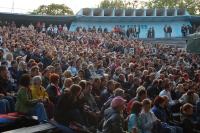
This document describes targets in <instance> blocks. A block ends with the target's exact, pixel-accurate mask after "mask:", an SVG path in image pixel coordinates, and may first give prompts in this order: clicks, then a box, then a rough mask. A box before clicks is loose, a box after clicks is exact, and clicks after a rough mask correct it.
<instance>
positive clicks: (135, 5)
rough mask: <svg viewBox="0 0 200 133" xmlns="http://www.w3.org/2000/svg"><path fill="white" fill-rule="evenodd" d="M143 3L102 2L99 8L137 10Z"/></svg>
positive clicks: (124, 0) (109, 0)
mask: <svg viewBox="0 0 200 133" xmlns="http://www.w3.org/2000/svg"><path fill="white" fill-rule="evenodd" d="M142 5H143V2H142V1H139V0H103V1H101V3H100V4H99V8H117V9H118V8H125V9H127V8H138V7H139V6H142Z"/></svg>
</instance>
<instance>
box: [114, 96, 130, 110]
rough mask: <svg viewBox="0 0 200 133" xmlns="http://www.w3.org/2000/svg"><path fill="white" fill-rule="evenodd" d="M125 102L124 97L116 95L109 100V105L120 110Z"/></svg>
mask: <svg viewBox="0 0 200 133" xmlns="http://www.w3.org/2000/svg"><path fill="white" fill-rule="evenodd" d="M125 103H126V100H125V99H123V98H122V97H121V96H117V97H115V98H113V100H112V101H111V107H112V108H113V109H116V110H118V111H122V110H123V109H124V106H125Z"/></svg>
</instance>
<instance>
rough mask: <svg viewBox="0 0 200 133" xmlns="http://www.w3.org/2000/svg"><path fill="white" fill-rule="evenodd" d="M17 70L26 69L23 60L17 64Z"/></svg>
mask: <svg viewBox="0 0 200 133" xmlns="http://www.w3.org/2000/svg"><path fill="white" fill-rule="evenodd" d="M18 69H19V71H26V70H27V64H26V62H24V61H20V62H19V64H18Z"/></svg>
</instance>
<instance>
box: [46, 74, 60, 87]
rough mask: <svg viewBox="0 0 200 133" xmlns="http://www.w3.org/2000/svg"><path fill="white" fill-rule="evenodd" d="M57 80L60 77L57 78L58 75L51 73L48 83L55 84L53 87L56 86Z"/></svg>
mask: <svg viewBox="0 0 200 133" xmlns="http://www.w3.org/2000/svg"><path fill="white" fill-rule="evenodd" d="M59 79H60V77H59V75H58V74H56V73H52V74H51V75H50V77H49V80H50V83H53V84H55V85H58V83H59Z"/></svg>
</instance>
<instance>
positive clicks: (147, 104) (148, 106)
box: [142, 99, 151, 112]
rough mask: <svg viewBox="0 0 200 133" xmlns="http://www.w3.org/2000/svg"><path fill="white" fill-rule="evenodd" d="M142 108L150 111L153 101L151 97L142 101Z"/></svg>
mask: <svg viewBox="0 0 200 133" xmlns="http://www.w3.org/2000/svg"><path fill="white" fill-rule="evenodd" d="M142 108H143V110H144V112H149V110H150V109H151V101H150V100H149V99H144V100H143V101H142Z"/></svg>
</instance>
